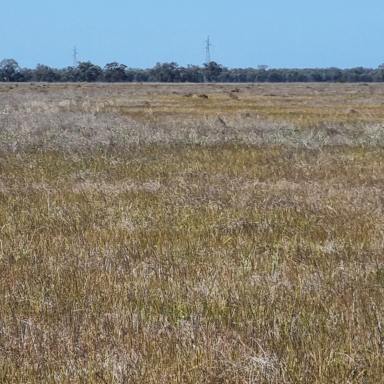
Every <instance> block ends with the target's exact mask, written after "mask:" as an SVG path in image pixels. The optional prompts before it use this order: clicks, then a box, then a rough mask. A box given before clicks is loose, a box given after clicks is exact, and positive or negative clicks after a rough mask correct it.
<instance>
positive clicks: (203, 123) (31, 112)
mask: <svg viewBox="0 0 384 384" xmlns="http://www.w3.org/2000/svg"><path fill="white" fill-rule="evenodd" d="M383 203H384V86H383V85H378V84H369V85H368V84H356V85H315V84H290V85H283V84H281V85H280V84H279V85H271V84H265V85H261V84H255V85H248V84H240V85H221V84H215V85H188V84H187V85H160V84H147V85H140V84H130V85H126V84H124V85H106V84H99V85H90V84H70V85H68V84H62V85H60V84H51V85H48V84H25V85H17V84H2V85H0V383H33V384H35V383H36V384H37V383H156V384H161V383H164V384H166V383H167V384H168V383H228V384H229V383H239V384H240V383H241V384H245V383H276V384H284V383H318V384H321V383H327V384H328V383H381V382H383V372H384V310H383V308H384V252H383V249H384V216H383Z"/></svg>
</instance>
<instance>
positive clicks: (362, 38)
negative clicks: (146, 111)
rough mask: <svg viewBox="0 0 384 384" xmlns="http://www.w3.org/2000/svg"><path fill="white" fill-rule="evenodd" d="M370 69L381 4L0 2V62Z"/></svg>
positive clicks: (381, 55) (381, 43) (383, 22)
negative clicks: (208, 52)
mask: <svg viewBox="0 0 384 384" xmlns="http://www.w3.org/2000/svg"><path fill="white" fill-rule="evenodd" d="M208 35H210V36H211V39H212V43H213V48H212V59H213V60H215V61H217V62H219V63H221V64H223V65H226V66H228V67H254V66H257V65H258V64H267V65H269V66H272V67H297V68H300V67H329V66H338V67H343V68H344V67H353V66H359V65H362V66H368V67H376V66H377V65H379V64H381V63H383V62H384V1H383V0H365V1H361V0H359V1H357V0H348V1H347V0H322V1H320V0H318V1H314V0H269V1H267V0H265V1H260V0H253V1H252V0H236V1H227V0H221V1H219V0H210V1H209V0H205V1H203V0H189V1H185V0H178V1H177V0H157V1H156V0H141V1H133V0H125V1H123V0H108V1H101V0H94V1H90V0H77V1H75V0H66V1H62V0H56V1H55V0H19V1H11V0H0V58H15V59H16V60H17V61H18V62H19V64H20V65H21V66H26V67H34V66H35V65H36V64H37V63H44V64H48V65H51V66H56V67H64V66H67V65H71V64H72V49H73V46H74V45H76V46H77V48H78V50H79V57H80V59H81V60H83V61H86V60H90V61H92V62H94V63H96V64H99V65H102V66H103V65H105V64H106V63H108V62H111V61H118V62H122V63H125V64H127V65H128V66H131V67H150V66H153V65H154V64H155V63H156V62H168V61H175V62H177V63H179V64H181V65H186V64H201V63H202V62H203V61H204V59H205V51H204V41H205V39H206V37H207V36H208Z"/></svg>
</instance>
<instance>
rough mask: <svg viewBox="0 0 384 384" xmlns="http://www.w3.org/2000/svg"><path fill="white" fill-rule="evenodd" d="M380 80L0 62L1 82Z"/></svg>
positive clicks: (313, 73)
mask: <svg viewBox="0 0 384 384" xmlns="http://www.w3.org/2000/svg"><path fill="white" fill-rule="evenodd" d="M35 81H36V82H40V81H41V82H164V83H184V82H191V83H204V82H223V83H237V82H250V83H253V82H271V83H284V82H287V83H288V82H344V83H348V82H350V83H355V82H383V81H384V65H380V66H379V67H378V68H364V67H356V68H348V69H340V68H303V69H278V68H268V67H267V66H259V67H257V68H227V67H225V66H223V65H221V64H218V63H216V62H214V61H212V62H210V63H208V64H204V65H203V66H196V65H188V66H186V67H183V66H179V65H178V64H176V63H157V64H156V65H155V66H154V67H153V68H148V69H137V68H129V67H128V66H126V65H124V64H119V63H116V62H113V63H109V64H107V65H105V67H104V68H101V67H100V66H98V65H95V64H93V63H91V62H89V61H87V62H79V63H78V64H77V65H75V66H71V67H66V68H60V69H58V68H52V67H49V66H47V65H42V64H38V65H37V66H36V68H34V69H29V68H22V67H20V66H19V64H18V63H17V61H15V60H14V59H4V60H2V61H1V62H0V82H35Z"/></svg>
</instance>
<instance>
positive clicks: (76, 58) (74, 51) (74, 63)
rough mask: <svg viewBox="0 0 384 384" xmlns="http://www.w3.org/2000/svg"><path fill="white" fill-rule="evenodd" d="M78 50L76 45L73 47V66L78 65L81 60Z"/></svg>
mask: <svg viewBox="0 0 384 384" xmlns="http://www.w3.org/2000/svg"><path fill="white" fill-rule="evenodd" d="M78 53H79V52H78V51H77V48H76V45H75V46H74V47H73V66H74V67H77V65H78V64H79V60H78Z"/></svg>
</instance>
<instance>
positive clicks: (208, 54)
mask: <svg viewBox="0 0 384 384" xmlns="http://www.w3.org/2000/svg"><path fill="white" fill-rule="evenodd" d="M211 47H212V44H211V39H210V38H209V36H208V37H207V40H206V41H205V63H206V64H209V63H210V62H211Z"/></svg>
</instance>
